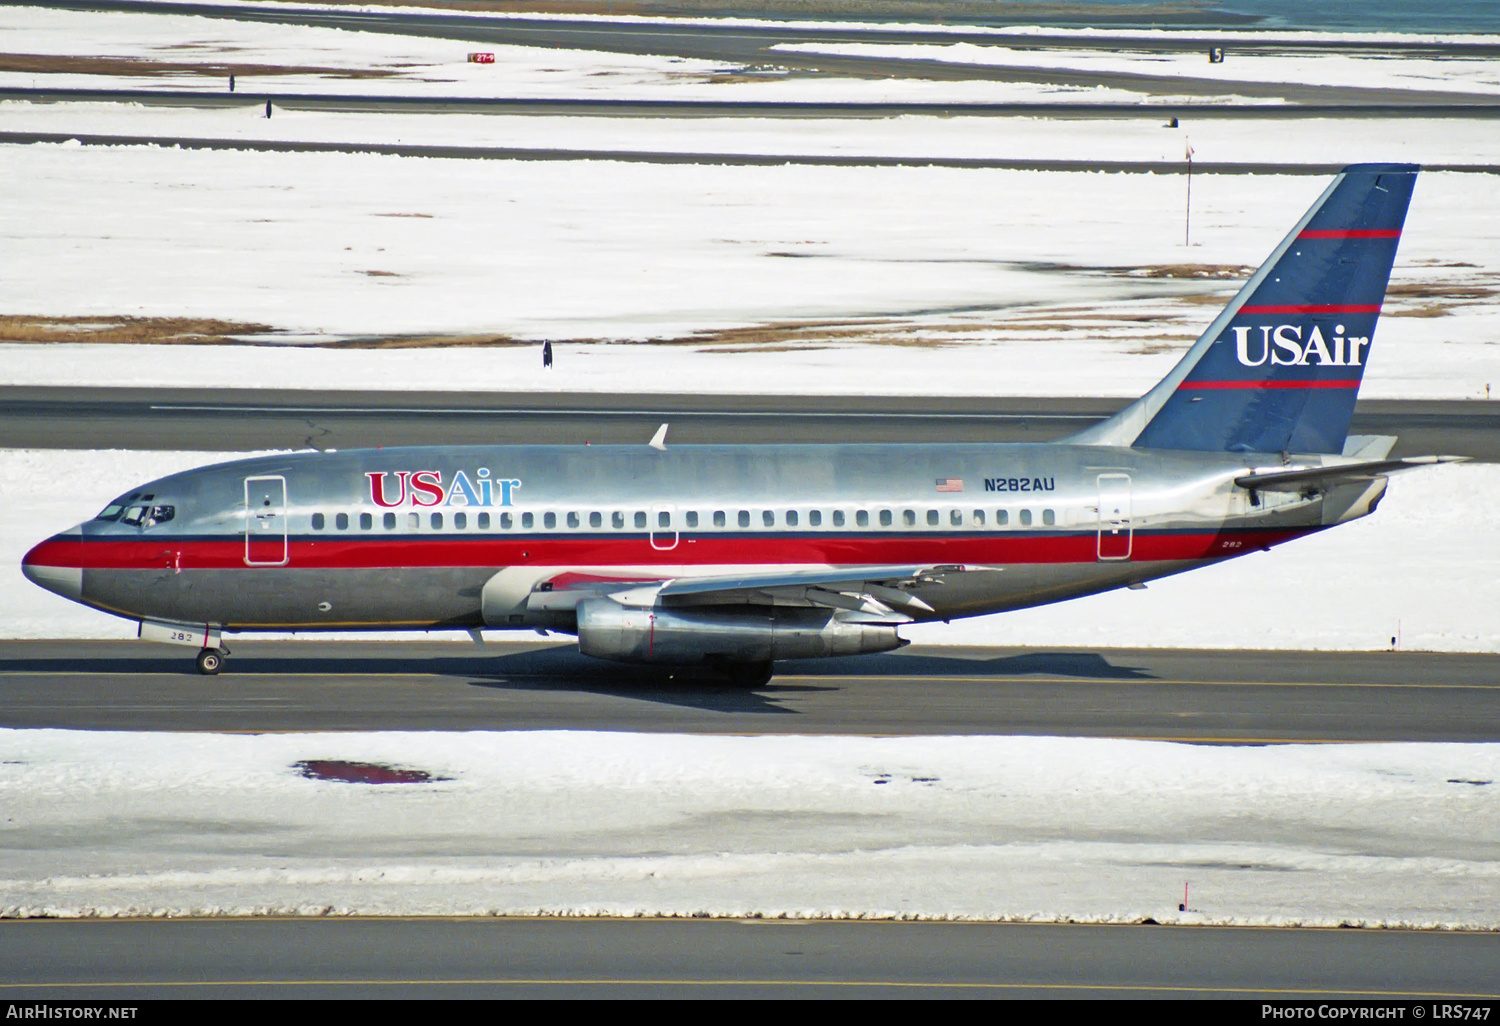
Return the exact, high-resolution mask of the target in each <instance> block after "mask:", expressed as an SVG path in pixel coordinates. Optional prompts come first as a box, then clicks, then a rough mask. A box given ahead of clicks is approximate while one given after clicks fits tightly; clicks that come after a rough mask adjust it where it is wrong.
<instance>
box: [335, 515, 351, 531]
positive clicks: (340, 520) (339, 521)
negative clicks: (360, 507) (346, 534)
mask: <svg viewBox="0 0 1500 1026" xmlns="http://www.w3.org/2000/svg"><path fill="white" fill-rule="evenodd" d="M333 526H334V527H337V528H338V529H339V530H340V531H347V530H349V514H347V513H337V514H335V515H334V518H333Z"/></svg>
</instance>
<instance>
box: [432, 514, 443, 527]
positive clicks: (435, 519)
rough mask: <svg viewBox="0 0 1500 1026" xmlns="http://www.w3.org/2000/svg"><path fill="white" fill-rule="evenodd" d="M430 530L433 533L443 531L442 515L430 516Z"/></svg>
mask: <svg viewBox="0 0 1500 1026" xmlns="http://www.w3.org/2000/svg"><path fill="white" fill-rule="evenodd" d="M432 529H433V530H434V531H441V530H442V529H443V515H442V514H441V513H434V514H433V515H432Z"/></svg>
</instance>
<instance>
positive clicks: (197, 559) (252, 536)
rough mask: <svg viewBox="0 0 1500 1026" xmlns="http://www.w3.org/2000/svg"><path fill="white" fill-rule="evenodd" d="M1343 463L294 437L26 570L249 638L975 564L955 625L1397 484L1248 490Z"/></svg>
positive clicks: (177, 485) (932, 611)
mask: <svg viewBox="0 0 1500 1026" xmlns="http://www.w3.org/2000/svg"><path fill="white" fill-rule="evenodd" d="M1323 460H1324V457H1321V456H1307V457H1291V458H1289V457H1286V456H1283V455H1281V454H1274V455H1254V454H1227V453H1201V452H1179V451H1148V450H1136V449H1128V448H1111V447H1107V446H1098V445H1067V444H1047V445H1037V444H1024V445H972V444H971V445H771V446H766V445H758V446H724V445H716V446H669V447H667V448H666V449H664V450H657V449H653V448H650V447H647V446H644V445H632V446H468V447H430V448H393V449H378V450H376V449H372V450H358V451H346V452H307V453H289V454H286V455H278V456H267V457H258V458H254V459H247V460H239V461H235V462H232V463H224V464H219V465H216V466H210V467H205V468H203V469H199V470H193V471H189V472H186V473H181V474H174V475H172V476H170V477H165V478H162V479H160V480H158V481H154V482H151V483H149V484H146V485H143V486H141V487H140V488H138V489H136V490H135V491H133V492H132V493H130V494H129V495H127V496H122V497H121V499H120V500H118V501H117V502H116V503H114V504H112V505H111V510H113V511H114V512H113V513H112V515H111V516H110V517H109V518H108V519H96V520H92V521H89V522H87V523H84V524H82V525H80V526H79V527H77V528H74V529H73V530H71V531H68V532H64V533H63V534H60V535H57V536H55V537H54V538H52V539H50V540H49V541H47V542H44V543H43V544H42V546H38V548H37V550H34V552H33V554H32V556H36V555H37V554H38V553H44V555H46V556H48V557H49V558H47V559H41V560H33V559H32V557H28V564H30V563H31V562H33V561H34V562H40V563H50V564H53V565H55V566H56V567H59V568H61V569H58V570H56V573H57V574H59V575H66V574H68V573H71V572H72V570H71V568H73V567H76V568H77V580H76V589H77V593H76V595H72V594H70V597H74V598H76V599H77V600H78V601H80V602H83V603H85V604H87V605H90V606H93V607H95V608H98V609H102V610H106V611H108V612H111V613H116V614H118V615H121V616H125V617H129V618H132V619H138V620H150V621H160V622H164V623H182V624H206V625H211V626H213V627H215V628H222V629H224V630H231V631H250V630H348V629H381V630H388V629H401V628H410V629H433V628H465V629H468V628H475V627H500V628H507V627H522V628H527V629H532V628H538V627H540V628H550V629H558V630H564V631H571V630H573V629H574V621H573V611H572V610H571V609H570V608H568V607H567V605H566V603H562V604H552V605H548V604H547V603H532V604H531V606H530V607H528V606H527V604H526V603H525V601H524V599H525V597H526V595H527V594H528V592H529V591H530V590H531V587H532V586H533V585H534V584H535V582H538V581H543V580H547V579H553V578H557V577H558V575H559V574H566V573H569V572H576V573H578V574H587V575H592V576H595V577H600V578H619V579H622V580H631V579H637V578H638V579H656V580H661V579H682V578H691V577H703V576H718V575H725V574H755V573H764V572H771V571H819V570H830V569H843V568H858V567H867V566H886V565H900V564H907V565H926V566H939V567H954V568H962V569H963V570H964V571H965V572H963V573H955V574H949V575H947V576H946V577H944V579H943V580H941V581H933V582H930V583H928V584H925V585H924V584H922V583H920V582H917V583H914V584H913V585H912V588H911V593H912V594H913V595H915V596H916V597H917V598H918V599H920V600H921V603H922V604H925V606H927V607H929V609H927V610H922V611H921V612H919V613H916V614H914V615H913V616H912V619H916V620H923V619H925V620H933V619H941V620H947V619H951V618H956V617H964V616H974V615H977V614H982V613H993V612H998V611H1002V610H1008V609H1017V608H1021V607H1025V606H1033V605H1039V604H1042V603H1048V602H1056V601H1059V600H1062V599H1068V598H1073V597H1077V596H1080V595H1086V594H1090V593H1094V592H1100V591H1106V590H1110V589H1114V588H1119V587H1123V586H1127V585H1131V584H1136V583H1139V582H1143V581H1147V580H1150V579H1153V578H1157V577H1162V576H1165V575H1168V574H1175V573H1179V572H1181V571H1184V570H1188V569H1191V568H1194V567H1197V566H1201V565H1204V564H1206V563H1210V562H1215V561H1218V560H1222V559H1226V558H1231V557H1234V556H1238V555H1243V554H1245V553H1247V552H1251V551H1255V550H1260V549H1265V548H1269V547H1270V546H1272V545H1275V544H1279V543H1280V542H1283V541H1286V540H1289V539H1291V538H1295V537H1298V536H1300V535H1303V534H1306V533H1309V532H1311V531H1316V530H1319V529H1321V528H1323V527H1326V526H1329V525H1331V524H1334V523H1339V522H1342V521H1344V520H1348V519H1353V518H1354V517H1357V516H1363V515H1364V514H1366V513H1368V512H1370V511H1371V510H1372V509H1373V507H1374V504H1375V502H1376V501H1378V499H1379V497H1380V494H1381V492H1383V490H1384V486H1385V481H1384V479H1383V478H1381V479H1377V480H1376V481H1374V482H1364V483H1356V484H1345V485H1340V486H1335V487H1332V488H1326V489H1322V490H1309V491H1308V492H1306V493H1302V494H1299V493H1295V492H1293V493H1287V492H1281V493H1260V494H1254V493H1251V492H1249V491H1247V490H1246V489H1245V488H1242V487H1238V486H1236V485H1235V483H1234V478H1235V477H1237V476H1242V475H1244V474H1246V473H1247V471H1250V470H1255V469H1257V468H1275V469H1277V470H1280V469H1282V468H1284V467H1285V466H1288V465H1293V466H1299V467H1300V466H1318V465H1320V464H1321V463H1322V462H1323ZM168 510H169V511H170V512H169V513H167V512H165V511H168ZM44 550H45V552H44ZM502 572H504V573H503V575H502ZM497 575H499V576H497ZM497 579H500V580H503V581H504V582H505V587H504V588H500V589H498V590H497V589H495V588H493V587H491V588H489V589H487V585H488V584H491V583H492V582H494V581H496V580H497ZM55 584H57V582H54V583H52V584H48V585H47V586H48V587H52V588H53V590H58V591H62V592H63V593H65V594H67V593H69V592H70V591H71V590H72V588H73V587H74V586H75V582H73V581H72V580H71V579H69V580H68V581H66V582H63V584H62V586H54V585H55Z"/></svg>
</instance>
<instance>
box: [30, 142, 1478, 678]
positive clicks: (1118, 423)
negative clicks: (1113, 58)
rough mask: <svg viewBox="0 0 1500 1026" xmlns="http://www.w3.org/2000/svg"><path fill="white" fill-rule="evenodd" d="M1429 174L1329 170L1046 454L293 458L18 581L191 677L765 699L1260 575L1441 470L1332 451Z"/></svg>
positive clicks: (904, 450) (144, 495)
mask: <svg viewBox="0 0 1500 1026" xmlns="http://www.w3.org/2000/svg"><path fill="white" fill-rule="evenodd" d="M1417 171H1418V168H1417V167H1416V166H1414V165H1406V164H1362V165H1356V166H1352V167H1349V168H1346V169H1345V170H1344V171H1343V172H1342V173H1340V174H1339V175H1338V176H1337V177H1336V178H1335V179H1334V181H1333V183H1332V184H1331V185H1329V187H1328V188H1327V190H1326V191H1325V192H1324V193H1323V195H1322V196H1321V197H1320V198H1319V199H1318V201H1317V202H1316V203H1314V204H1313V206H1312V209H1311V210H1309V211H1308V212H1307V213H1306V214H1305V215H1303V217H1302V219H1301V220H1300V221H1298V222H1297V225H1296V227H1294V228H1293V229H1292V231H1291V233H1290V234H1289V235H1288V236H1287V237H1286V238H1285V239H1284V240H1283V241H1282V243H1281V244H1280V245H1279V246H1277V247H1276V250H1275V252H1273V253H1272V254H1271V256H1270V258H1269V259H1268V260H1267V261H1266V262H1265V264H1264V265H1263V266H1262V267H1261V268H1260V269H1259V270H1258V271H1256V272H1255V274H1254V275H1253V276H1252V277H1251V278H1250V280H1249V281H1248V282H1246V283H1245V285H1244V287H1243V288H1242V289H1240V291H1239V293H1238V294H1237V295H1236V296H1235V297H1234V299H1233V301H1231V302H1230V303H1229V305H1228V306H1227V307H1225V308H1224V310H1223V312H1222V313H1220V314H1219V316H1218V317H1217V318H1216V319H1215V320H1214V321H1213V323H1212V324H1210V325H1209V327H1208V330H1206V331H1205V332H1204V333H1203V335H1202V336H1201V337H1200V338H1199V339H1198V341H1197V342H1196V343H1195V344H1194V345H1193V346H1192V347H1191V348H1190V349H1189V350H1188V352H1187V354H1186V355H1185V356H1184V357H1183V358H1182V360H1181V362H1179V363H1178V364H1177V366H1176V367H1175V368H1174V369H1173V370H1172V372H1171V373H1170V374H1168V375H1167V377H1166V378H1165V379H1163V380H1162V381H1161V382H1160V383H1159V384H1158V385H1157V386H1156V387H1155V388H1153V389H1151V391H1149V392H1148V393H1146V395H1145V396H1143V397H1142V398H1141V399H1139V400H1138V401H1136V402H1135V403H1134V404H1133V405H1131V406H1129V407H1127V408H1126V409H1124V410H1122V411H1121V412H1120V413H1118V414H1116V415H1115V416H1113V417H1111V418H1109V419H1108V420H1106V421H1104V422H1102V423H1100V424H1098V425H1096V426H1094V427H1091V428H1089V429H1087V430H1085V431H1083V432H1082V433H1080V434H1077V435H1074V436H1073V437H1071V438H1067V439H1065V440H1063V441H1061V442H1057V443H1051V444H1024V445H1017V444H1006V445H999V444H963V445H957V444H955V445H942V444H938V445H931V444H926V445H702V446H681V447H678V446H672V445H668V444H666V441H665V426H663V430H662V431H659V432H658V433H657V436H656V437H655V438H653V439H652V440H651V442H650V443H649V444H638V445H614V446H598V445H595V446H589V447H582V446H541V445H539V446H465V447H424V448H389V449H372V450H360V451H348V452H308V453H288V454H285V455H277V456H266V457H259V458H255V459H246V460H239V461H236V462H232V463H223V464H219V465H217V466H211V467H205V468H203V469H201V470H194V471H190V472H187V473H182V474H174V475H172V476H170V477H164V478H162V479H161V480H158V481H153V482H151V483H149V484H144V485H141V486H140V487H139V488H135V489H132V490H131V491H130V492H128V493H127V494H125V495H122V496H120V497H119V498H118V499H116V500H114V501H113V502H111V503H109V505H108V506H106V507H105V508H104V510H103V512H101V513H100V514H99V515H98V516H97V517H95V518H94V519H93V520H90V521H88V522H87V523H84V524H81V525H79V526H77V527H74V528H72V529H70V530H68V531H64V532H63V533H61V534H58V535H56V536H54V537H52V538H49V539H48V540H46V541H44V542H42V543H41V544H39V545H37V546H36V547H35V548H34V549H32V550H31V552H30V553H28V554H27V556H26V558H25V563H24V569H25V573H26V576H27V577H29V578H30V579H31V580H32V581H34V582H36V583H37V584H39V585H41V586H42V587H44V588H47V589H49V590H51V591H54V592H56V593H58V594H59V595H64V596H66V597H68V598H70V599H73V600H75V601H78V602H81V603H83V604H84V605H88V606H92V607H94V608H95V609H101V610H104V611H106V612H109V613H114V614H116V615H118V616H123V617H127V618H129V619H132V620H137V621H139V622H140V631H139V633H140V636H141V637H142V638H147V639H151V640H159V641H173V642H178V643H180V644H186V645H191V646H194V647H196V648H198V649H199V652H198V668H199V669H200V670H201V671H202V672H204V673H216V672H218V670H219V669H220V667H221V666H222V664H223V657H224V655H225V650H224V648H223V647H222V644H221V638H222V635H223V634H224V633H225V632H236V631H315V630H340V631H348V630H381V631H389V630H392V629H412V630H438V629H456V630H468V631H470V632H471V633H473V634H474V635H475V636H476V638H477V637H478V632H479V631H480V630H481V629H483V628H499V629H527V630H533V629H539V630H544V631H554V630H555V631H562V632H566V633H569V634H575V635H577V637H578V646H579V649H580V650H581V651H582V652H583V653H584V654H586V655H590V656H597V657H599V658H603V659H613V660H619V661H624V662H631V663H648V664H660V665H665V666H683V665H704V664H707V665H710V666H717V667H719V668H720V669H722V670H723V671H724V672H726V673H728V674H729V675H731V676H732V677H733V678H735V679H737V680H740V681H742V682H744V683H747V684H757V683H763V682H765V681H766V680H768V679H769V678H770V676H771V672H772V661H773V660H776V659H792V658H799V659H800V658H807V657H812V656H831V655H845V654H850V653H859V652H882V651H887V650H890V649H894V648H898V647H900V646H901V645H903V644H905V643H906V642H905V641H904V640H903V639H902V638H901V637H900V636H899V634H898V630H899V628H900V626H901V625H902V624H906V623H912V622H916V621H925V620H948V619H951V618H954V617H962V616H977V615H980V614H984V613H995V612H1000V611H1004V610H1009V609H1019V608H1022V607H1025V606H1035V605H1040V604H1043V603H1048V602H1059V601H1062V600H1064V599H1070V598H1076V597H1078V596H1080V595H1090V594H1093V593H1096V592H1101V591H1107V590H1110V589H1114V588H1123V587H1132V586H1139V585H1140V584H1142V583H1143V582H1145V581H1149V580H1152V579H1153V578H1158V577H1164V576H1166V575H1168V574H1177V573H1181V572H1183V571H1184V570H1191V569H1194V568H1196V567H1200V566H1205V565H1207V564H1210V563H1214V562H1217V561H1219V560H1223V559H1229V558H1232V557H1234V556H1240V555H1244V554H1245V553H1248V552H1254V551H1257V550H1262V549H1268V548H1270V547H1271V546H1273V545H1279V544H1281V543H1282V542H1285V541H1290V540H1292V539H1294V538H1300V537H1302V536H1304V535H1308V534H1312V533H1314V532H1316V531H1321V530H1324V529H1325V528H1328V527H1332V526H1334V525H1336V524H1342V523H1345V522H1347V521H1350V520H1354V519H1356V518H1358V517H1363V516H1366V515H1368V514H1369V513H1371V512H1372V511H1374V509H1375V505H1376V503H1377V502H1378V501H1379V500H1380V498H1381V496H1382V495H1383V494H1384V492H1385V489H1386V483H1387V475H1388V474H1389V473H1391V472H1392V471H1396V470H1402V469H1405V468H1408V467H1412V466H1418V465H1424V464H1431V463H1434V462H1439V461H1442V460H1446V459H1448V458H1449V457H1437V456H1431V457H1419V458H1413V459H1397V460H1393V459H1388V458H1387V456H1388V454H1389V452H1390V449H1391V446H1392V445H1393V444H1394V443H1395V439H1394V438H1388V437H1378V438H1377V437H1363V438H1360V437H1348V436H1347V435H1348V429H1349V422H1350V417H1351V415H1352V413H1353V410H1354V400H1355V396H1356V394H1357V392H1358V389H1359V384H1360V379H1361V376H1362V375H1363V373H1364V369H1365V365H1366V362H1367V360H1368V359H1369V356H1370V351H1371V349H1370V347H1371V339H1372V338H1373V337H1374V333H1375V322H1376V319H1377V318H1378V316H1379V314H1380V308H1381V304H1382V302H1383V301H1384V298H1385V289H1386V282H1387V280H1388V279H1389V277H1390V272H1391V264H1392V261H1393V260H1394V259H1395V254H1396V245H1397V243H1398V242H1399V240H1400V237H1401V228H1402V224H1403V223H1404V221H1405V219H1406V209H1407V204H1408V202H1409V200H1410V198H1411V191H1412V186H1413V184H1414V183H1415V181H1416V175H1417Z"/></svg>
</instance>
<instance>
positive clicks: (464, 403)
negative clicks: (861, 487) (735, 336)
mask: <svg viewBox="0 0 1500 1026" xmlns="http://www.w3.org/2000/svg"><path fill="white" fill-rule="evenodd" d="M1129 401H1130V400H1127V399H1122V398H1087V397H1085V398H1026V397H1019V398H1017V397H988V396H953V397H948V396H802V395H781V396H778V395H727V396H703V395H691V394H670V393H664V394H655V395H652V394H609V393H548V392H513V393H504V392H427V391H423V392H399V391H394V390H390V391H353V390H350V391H339V390H317V389H306V390H304V389H285V390H254V389H169V388H110V389H96V388H72V387H51V386H4V387H0V447H5V448H22V449H97V448H100V447H101V446H108V447H110V448H127V449H155V450H167V451H172V450H194V449H197V450H211V451H224V452H252V451H256V450H260V449H283V448H292V449H297V448H320V449H329V448H335V449H353V448H367V447H372V446H377V445H382V446H392V445H485V444H523V443H532V444H540V443H556V444H583V443H585V442H593V443H595V444H602V443H621V442H633V441H640V442H645V441H646V440H647V439H649V438H650V437H651V435H652V434H653V433H654V432H655V431H656V428H657V426H658V425H659V424H661V423H663V422H668V423H670V425H671V431H670V434H669V436H668V437H669V438H670V440H671V443H672V444H674V445H691V444H710V443H729V442H737V443H745V444H757V443H770V442H780V443H816V442H850V441H869V442H1048V441H1054V440H1056V439H1058V438H1061V437H1063V436H1065V435H1069V434H1072V433H1075V432H1077V431H1081V430H1083V429H1084V428H1085V427H1088V426H1089V425H1091V424H1094V423H1096V422H1097V421H1099V420H1102V419H1104V418H1105V417H1108V416H1109V415H1111V414H1112V413H1114V412H1115V411H1116V410H1119V409H1120V408H1121V407H1123V406H1125V405H1126V404H1127V403H1128V402H1129ZM1350 431H1351V433H1352V434H1373V435H1382V434H1383V435H1396V436H1398V438H1399V439H1400V441H1399V442H1398V443H1397V447H1396V449H1395V451H1394V452H1395V455H1396V456H1398V457H1400V456H1420V455H1435V454H1441V455H1452V456H1468V457H1470V458H1472V459H1478V460H1485V461H1490V462H1495V461H1500V402H1496V403H1488V402H1482V401H1479V400H1474V401H1463V400H1459V401H1446V400H1380V399H1375V400H1370V399H1367V400H1362V401H1361V402H1360V403H1359V405H1358V406H1357V407H1356V408H1355V413H1354V420H1353V423H1352V426H1351V429H1350Z"/></svg>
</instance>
